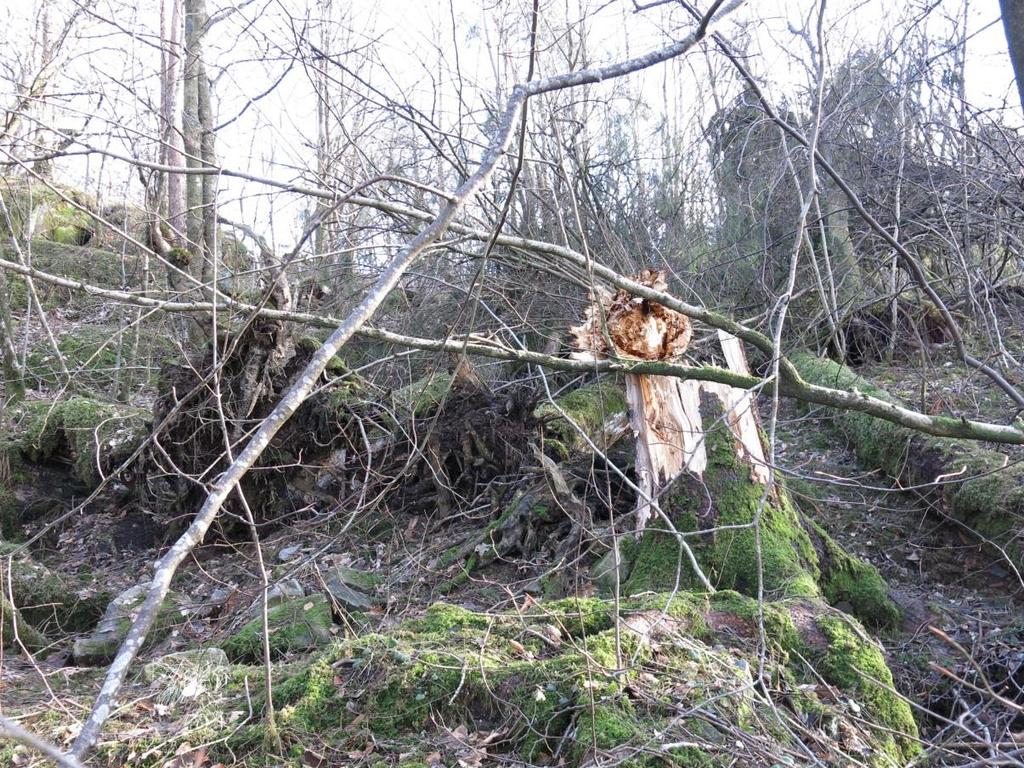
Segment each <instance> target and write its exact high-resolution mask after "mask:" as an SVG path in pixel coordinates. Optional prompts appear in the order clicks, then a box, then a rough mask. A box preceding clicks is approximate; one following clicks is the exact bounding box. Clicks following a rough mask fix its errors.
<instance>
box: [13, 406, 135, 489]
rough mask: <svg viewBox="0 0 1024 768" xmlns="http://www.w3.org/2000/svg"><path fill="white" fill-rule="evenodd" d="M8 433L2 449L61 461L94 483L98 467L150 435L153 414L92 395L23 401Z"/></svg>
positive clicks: (116, 460)
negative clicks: (107, 401) (89, 396)
mask: <svg viewBox="0 0 1024 768" xmlns="http://www.w3.org/2000/svg"><path fill="white" fill-rule="evenodd" d="M9 416H10V418H11V422H12V427H13V428H12V430H11V432H10V434H8V435H6V436H4V437H3V438H0V450H4V451H7V452H16V453H18V454H20V455H21V456H23V457H24V458H26V459H28V460H30V461H37V462H38V461H47V460H50V459H63V460H67V461H69V462H71V463H72V464H73V466H74V471H75V475H76V476H77V477H78V478H79V479H80V480H81V481H82V482H84V483H86V484H89V485H91V484H94V483H95V482H96V481H97V480H98V479H99V476H100V470H101V469H102V470H103V471H107V470H109V469H111V468H113V467H115V466H116V465H117V464H118V463H120V462H121V461H123V460H124V459H126V458H127V457H128V456H129V455H131V453H132V452H133V451H134V450H135V449H136V448H137V447H138V446H139V444H140V443H141V442H142V441H143V440H145V438H146V437H147V436H148V434H149V426H148V419H149V413H148V412H147V411H144V410H141V409H139V408H131V407H128V406H124V405H118V404H114V403H105V402H103V401H100V400H94V399H92V398H88V397H72V398H70V399H68V400H57V401H52V400H24V401H22V402H20V403H18V405H16V406H14V407H13V408H12V409H10V411H9Z"/></svg>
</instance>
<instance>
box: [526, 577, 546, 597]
mask: <svg viewBox="0 0 1024 768" xmlns="http://www.w3.org/2000/svg"><path fill="white" fill-rule="evenodd" d="M543 591H544V585H543V584H541V583H540V579H534V580H533V581H531V582H528V583H527V584H525V585H524V586H523V592H525V593H526V594H528V595H539V594H540V593H541V592H543Z"/></svg>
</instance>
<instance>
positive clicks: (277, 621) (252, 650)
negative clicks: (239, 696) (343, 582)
mask: <svg viewBox="0 0 1024 768" xmlns="http://www.w3.org/2000/svg"><path fill="white" fill-rule="evenodd" d="M332 623H333V616H332V613H331V604H330V601H329V600H328V599H327V598H326V597H325V596H324V595H319V594H318V595H313V596H311V597H308V598H299V599H296V600H288V601H286V602H283V603H281V604H280V605H276V606H274V607H272V608H271V609H270V610H269V611H267V626H268V627H269V628H270V632H269V634H270V655H271V658H273V659H279V658H281V657H282V656H285V655H287V654H290V653H297V652H303V651H309V650H312V649H314V648H318V647H320V646H322V645H325V644H326V643H328V642H330V640H331V626H332ZM221 648H223V649H224V652H225V653H227V655H228V658H229V659H231V660H232V661H234V662H258V661H260V660H261V659H262V658H263V617H262V616H257V617H256V618H255V619H253V620H252V621H250V622H249V623H248V624H246V625H245V626H244V627H242V628H241V629H240V630H239V631H238V632H237V633H235V634H234V635H233V636H231V637H230V638H228V639H227V640H226V641H224V642H223V643H222V644H221Z"/></svg>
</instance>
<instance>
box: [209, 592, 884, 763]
mask: <svg viewBox="0 0 1024 768" xmlns="http://www.w3.org/2000/svg"><path fill="white" fill-rule="evenodd" d="M620 607H621V610H622V612H623V616H624V617H625V621H624V622H623V624H622V625H621V627H620V633H619V635H620V637H619V640H620V642H621V645H622V651H623V654H622V664H624V666H625V667H626V669H618V667H619V666H620V660H619V659H617V658H616V653H615V642H616V638H615V630H614V629H613V624H612V617H613V603H612V601H609V600H598V599H594V598H587V599H585V600H581V601H574V600H560V601H555V602H553V603H544V604H541V605H539V606H534V607H531V609H530V611H529V612H528V613H526V614H524V615H512V614H510V615H501V614H495V615H481V614H477V613H474V612H473V611H469V610H467V609H464V608H460V607H457V606H450V605H444V604H437V605H435V606H433V607H432V608H431V609H430V610H429V611H428V613H427V615H425V616H424V617H422V618H419V619H412V620H407V621H404V622H402V623H401V624H398V625H396V626H394V627H392V628H391V629H389V630H388V631H387V634H367V635H362V636H358V637H354V638H351V639H347V640H344V641H340V642H338V641H336V642H333V643H331V644H330V645H329V646H327V647H326V648H324V649H323V650H321V651H320V652H318V653H317V654H316V655H315V656H314V657H313V658H312V659H307V660H302V661H297V662H294V663H292V664H289V665H285V666H283V667H280V668H279V669H278V670H276V671H275V673H274V678H275V686H274V699H275V704H276V705H277V709H278V715H279V721H278V722H279V725H280V727H281V734H282V736H283V738H284V740H285V745H286V754H301V752H302V751H303V750H304V749H306V748H317V745H326V744H330V745H331V746H332V748H333V749H335V750H338V751H339V752H340V753H343V752H344V751H345V750H346V749H361V748H362V747H363V746H365V744H366V743H367V741H368V740H373V741H374V742H375V743H376V744H377V754H379V755H380V757H381V759H382V760H383V761H389V759H390V758H391V755H389V754H388V751H389V749H390V750H393V753H398V754H401V755H403V758H402V759H407V758H408V757H409V756H410V755H411V756H412V757H413V759H416V755H418V754H419V753H418V752H416V749H415V747H414V745H418V744H419V745H421V744H423V743H424V742H425V741H427V742H428V743H432V742H430V739H431V736H430V735H429V734H428V735H426V736H424V731H425V730H432V729H436V728H439V727H440V724H443V725H444V727H446V728H453V727H455V725H458V724H466V725H467V727H470V726H469V724H470V723H472V724H474V725H475V727H476V728H477V729H479V730H481V731H483V730H484V729H489V728H498V727H499V726H500V728H501V729H502V732H503V744H502V752H503V754H507V755H509V756H510V757H511V758H514V759H515V760H520V761H525V762H526V763H530V764H536V763H541V762H545V761H547V760H548V759H549V757H550V756H551V755H553V754H555V753H556V751H557V752H558V754H561V755H564V756H565V757H566V759H567V760H569V761H578V760H580V759H582V758H583V757H584V756H585V755H587V754H589V753H590V752H591V750H592V749H593V748H594V746H596V747H597V748H598V749H599V750H602V751H608V750H615V749H616V748H618V747H622V746H628V749H627V750H626V751H625V752H624V753H623V754H626V755H628V758H627V764H630V765H637V766H640V765H653V764H656V761H657V760H662V759H666V758H668V759H672V760H676V759H678V760H683V759H686V760H689V761H691V762H688V763H686V764H694V765H704V766H711V765H722V764H727V762H723V758H727V757H728V756H729V751H728V746H729V744H730V743H731V742H730V741H729V739H728V738H727V737H726V736H725V735H723V734H725V733H728V732H729V730H731V729H734V728H741V729H743V730H746V731H749V732H750V733H752V734H754V735H755V736H756V737H758V738H763V739H768V740H770V743H772V744H775V745H777V746H778V747H779V748H790V747H792V746H793V745H792V742H791V741H790V740H791V739H792V734H789V733H787V732H785V731H783V730H777V731H772V730H771V729H770V728H769V727H768V726H767V725H766V723H767V722H768V721H770V720H771V717H770V716H769V712H768V710H767V709H765V708H763V705H762V704H761V703H759V701H758V699H757V698H756V697H754V696H753V694H752V688H753V683H752V678H751V674H750V668H751V666H750V665H751V663H753V662H752V659H754V658H755V657H756V654H755V646H754V645H753V642H754V638H755V637H756V618H757V604H756V601H754V600H753V599H751V598H749V597H746V596H743V595H740V594H738V593H735V592H721V593H718V594H715V595H713V596H708V595H703V594H689V593H686V592H680V593H676V594H675V595H669V594H653V595H645V596H642V597H636V598H630V599H625V600H623V601H622V602H621V605H620ZM824 610H827V609H826V608H824V606H823V604H822V603H821V602H820V601H813V600H807V599H803V598H796V599H792V600H789V601H786V602H784V603H776V604H766V605H765V606H764V618H765V628H766V630H767V632H768V634H769V639H770V641H771V642H772V644H773V649H774V648H779V649H780V650H779V652H777V653H776V652H773V653H770V654H769V655H768V657H767V663H768V674H769V675H770V676H771V678H772V679H773V680H785V685H786V687H793V688H798V686H799V685H800V684H802V683H806V682H816V681H817V679H818V678H816V677H815V675H814V673H812V672H809V671H808V670H806V669H805V668H804V667H803V665H802V663H800V662H799V661H798V660H799V659H800V658H809V659H811V660H812V661H813V662H814V663H817V664H822V665H823V666H828V665H830V664H831V660H830V659H829V661H828V662H824V663H823V662H821V661H820V659H821V658H823V657H825V656H826V655H828V654H833V655H835V654H838V655H840V656H842V655H843V654H844V653H845V651H844V650H843V643H845V642H847V641H846V640H843V639H840V640H837V641H836V642H829V643H828V644H827V645H826V644H824V643H822V641H821V638H822V636H823V633H822V632H820V631H819V630H816V629H815V630H811V631H810V634H809V635H808V623H807V622H808V617H809V616H814V615H816V614H817V613H820V612H821V611H824ZM798 614H799V616H800V617H801V620H800V622H797V621H795V619H794V617H795V616H796V615H798ZM662 615H663V616H664V617H666V618H667V619H668V620H667V621H663V620H662V619H661V618H659V617H660V616H662ZM838 621H839V622H840V625H839V626H840V628H842V627H844V626H846V624H845V622H843V620H842V619H841V618H840V619H838ZM798 623H799V624H800V626H801V627H802V629H799V630H798V628H797V624H798ZM811 624H812V625H813V620H811ZM547 625H556V626H560V627H561V632H560V633H556V634H559V635H560V640H558V641H557V642H540V641H537V642H532V640H533V639H535V635H534V633H535V632H543V631H544V630H545V629H546V628H547ZM632 627H648V628H649V630H644V631H643V637H644V639H641V635H640V634H638V633H637V632H636V631H634V629H632ZM801 632H803V633H804V634H805V635H807V636H806V637H805V638H804V639H802V638H801ZM696 635H702V636H705V638H706V640H705V641H701V640H699V639H696V637H695V636H696ZM548 637H551V635H550V634H548ZM854 637H855V636H854ZM815 642H816V643H818V645H817V646H816V647H817V648H818V651H819V652H818V655H817V656H815V657H813V658H812V656H811V651H810V650H809V648H810V646H811V645H812V644H813V643H815ZM783 646H785V647H786V648H788V649H792V650H799V651H800V655H799V656H798V655H797V654H792V658H791V659H790V658H788V657H787V656H786V655H785V654H784V653H783V652H782V650H781V649H782V647H783ZM869 647H871V646H869ZM858 653H860V651H859V650H858ZM879 658H880V657H879ZM787 659H788V663H789V665H790V666H789V667H784V666H781V665H780V660H781V661H783V662H786V660H787ZM871 661H877V659H871ZM880 663H881V664H882V669H884V662H880ZM830 668H831V666H830ZM259 671H260V670H258V669H254V668H247V669H246V670H245V673H246V675H247V676H248V675H249V674H250V673H252V674H253V675H255V678H254V680H251V681H249V686H248V690H249V691H250V692H252V691H258V690H259V687H260V685H259V674H258V673H259ZM666 672H667V674H666ZM232 674H233V676H234V678H235V682H233V683H232V684H231V685H230V686H229V687H230V688H232V690H235V694H234V695H237V696H239V699H240V700H241V701H244V700H245V699H244V698H243V693H242V688H241V686H240V684H239V682H238V680H239V671H238V670H235V671H234V672H233V673H232ZM839 677H841V675H837V678H836V679H837V680H838V679H839ZM680 680H685V681H687V682H686V685H685V686H684V687H680V686H679V685H678V681H680ZM843 682H844V683H845V684H846V685H850V686H853V687H849V688H844V691H846V693H847V694H849V695H851V696H855V697H856V698H857V700H858V702H861V703H863V704H864V706H865V709H866V710H867V709H868V706H867V703H866V701H865V696H863V695H862V694H861V693H860V691H861V688H860V686H861V685H862V682H861V681H859V680H856V679H853V678H850V677H849V676H846V677H843ZM624 683H628V686H629V688H628V690H629V691H630V695H628V696H627V695H626V693H625V690H626V689H625V688H624V685H623V684H624ZM835 684H836V685H837V686H839V687H843V683H840V682H836V683H835ZM249 695H251V694H249ZM257 695H258V694H257ZM255 703H256V706H257V709H258V706H259V702H258V701H257V702H255ZM812 705H813V702H807V703H806V707H805V709H807V710H808V711H810V709H811V708H812ZM680 708H687V709H692V710H694V711H701V712H705V713H707V714H708V715H710V716H712V717H714V718H716V721H720V722H721V723H722V724H723V729H727V730H723V731H719V730H716V729H715V728H714V727H711V726H708V725H707V723H705V722H701V721H700V719H699V718H690V719H688V720H686V721H685V723H683V725H684V732H685V733H687V734H689V740H690V741H692V742H693V744H694V746H691V747H687V748H685V749H683V751H681V752H679V753H677V754H672V755H669V756H665V755H660V753H659V756H658V757H653V756H652V755H653V753H651V752H649V751H646V750H645V749H644V748H645V746H646V742H647V741H648V740H651V739H652V734H655V733H657V732H661V731H662V730H664V729H665V728H666V727H668V726H669V724H671V725H672V728H673V730H674V732H678V729H679V726H680V725H681V723H680V720H679V711H680ZM837 711H839V713H840V716H842V712H841V708H839V705H837ZM864 717H865V718H866V719H867V721H868V722H869V723H870V722H876V723H878V724H879V725H882V723H881V721H880V720H878V719H877V718H875V717H874V710H871V711H868V712H866V713H865V714H864ZM886 727H888V725H886ZM367 731H369V732H370V733H369V734H367ZM884 738H887V737H884V734H881V733H880V735H879V739H878V740H877V741H872V742H870V743H871V745H872V746H876V745H884V746H885V747H886V748H888V746H889V742H888V741H885V740H884ZM233 739H234V740H233V741H232V746H233V748H236V749H238V750H239V751H241V752H245V751H246V750H254V751H255V757H254V758H253V759H255V760H256V761H257V764H260V763H258V761H259V760H260V759H262V758H263V756H264V755H267V756H268V758H269V754H270V753H269V751H267V748H266V744H265V741H264V738H263V731H262V730H261V729H260V728H259V727H258V724H256V727H253V728H250V729H248V730H247V731H246V732H245V734H244V735H236V736H234V737H233ZM766 743H769V742H766ZM704 744H707V745H708V749H707V750H705V749H702V748H701V746H700V745H704ZM856 757H861V758H862V757H863V756H862V755H857V756H856ZM652 760H654V761H655V762H651V761H652ZM403 764H404V763H403ZM657 764H660V763H657Z"/></svg>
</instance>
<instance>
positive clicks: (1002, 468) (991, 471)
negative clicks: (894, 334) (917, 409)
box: [791, 352, 1024, 578]
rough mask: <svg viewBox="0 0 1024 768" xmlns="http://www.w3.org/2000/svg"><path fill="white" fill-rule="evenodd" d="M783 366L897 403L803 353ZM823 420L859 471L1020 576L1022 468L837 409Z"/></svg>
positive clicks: (978, 449) (1023, 561) (983, 451)
mask: <svg viewBox="0 0 1024 768" xmlns="http://www.w3.org/2000/svg"><path fill="white" fill-rule="evenodd" d="M791 360H792V361H793V364H794V365H796V367H797V369H798V370H799V372H800V375H801V376H802V377H804V379H806V380H807V381H808V382H810V383H812V384H818V385H821V386H829V387H842V388H844V389H849V390H857V391H859V392H861V393H862V394H864V395H870V396H872V397H875V398H878V399H881V400H886V401H888V402H892V403H896V404H900V403H899V401H898V400H897V399H896V398H895V397H893V396H892V395H890V394H889V393H888V392H886V391H884V390H883V389H881V388H879V387H877V386H875V385H874V384H872V383H871V382H869V381H868V380H867V379H864V378H862V377H861V376H858V375H857V374H856V373H854V372H853V371H852V370H850V369H849V368H847V367H846V366H842V365H839V364H838V363H835V362H832V361H831V360H824V359H821V358H819V357H816V356H814V355H812V354H810V353H806V352H801V353H797V354H795V355H792V356H791ZM827 413H828V414H829V418H830V421H831V423H832V424H833V425H834V426H835V427H836V429H837V430H839V431H840V432H841V433H842V434H843V435H844V436H845V437H846V439H847V440H848V441H849V443H850V445H851V446H852V447H853V449H854V451H855V452H856V453H857V457H858V458H859V459H860V461H861V462H862V463H863V464H864V465H866V466H868V467H872V468H876V469H881V470H882V471H883V472H885V473H886V474H887V475H888V476H889V477H891V478H893V479H894V480H896V481H897V482H898V483H900V484H901V485H902V486H904V487H908V488H913V489H914V491H915V492H916V493H917V494H919V495H920V496H922V497H924V498H925V499H926V500H928V501H929V502H930V503H932V504H933V505H934V507H935V508H936V509H938V510H940V511H941V513H942V514H944V515H948V516H949V517H950V518H952V519H953V520H956V521H958V522H960V523H962V524H963V525H964V526H965V527H966V528H967V529H969V530H971V531H973V532H974V533H975V534H976V535H977V536H978V537H979V538H980V539H981V540H982V541H984V542H986V543H987V544H989V545H993V546H995V547H997V548H998V549H999V551H1000V552H1001V553H1002V555H1003V556H1004V557H1005V558H1006V560H1007V561H1008V562H1009V563H1010V564H1011V565H1012V567H1013V568H1014V569H1016V571H1017V576H1018V578H1019V577H1020V575H1021V573H1022V572H1024V466H1022V465H1021V464H1020V463H1016V462H1011V461H1010V459H1009V457H1008V456H1007V454H1005V453H1001V452H999V451H996V450H992V449H989V448H985V447H983V446H981V445H978V444H977V443H972V442H967V441H963V440H952V439H948V438H942V437H934V436H932V435H926V434H922V433H921V432H917V431H915V430H912V429H908V428H907V427H901V426H898V425H896V424H892V423H890V422H887V421H882V420H881V419H876V418H873V417H871V416H869V415H867V414H866V413H860V412H857V411H843V410H838V409H828V410H827Z"/></svg>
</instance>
